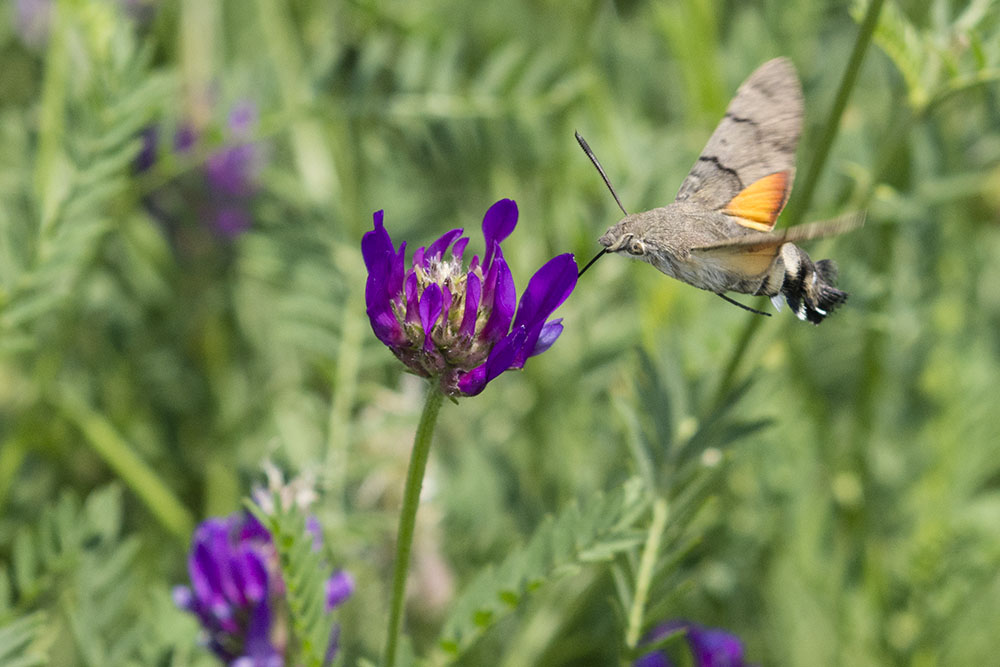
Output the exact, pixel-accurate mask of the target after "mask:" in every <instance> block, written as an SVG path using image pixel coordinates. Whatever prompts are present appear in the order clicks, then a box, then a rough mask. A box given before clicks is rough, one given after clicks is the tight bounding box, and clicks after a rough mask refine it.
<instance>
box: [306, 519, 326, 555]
mask: <svg viewBox="0 0 1000 667" xmlns="http://www.w3.org/2000/svg"><path fill="white" fill-rule="evenodd" d="M306 530H307V531H308V532H309V534H310V535H311V536H312V541H313V551H319V550H320V549H322V548H323V527H322V526H320V525H319V519H317V518H316V516H315V515H313V514H310V515H309V516H308V517H307V518H306Z"/></svg>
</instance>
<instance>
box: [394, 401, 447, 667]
mask: <svg viewBox="0 0 1000 667" xmlns="http://www.w3.org/2000/svg"><path fill="white" fill-rule="evenodd" d="M443 400H444V394H443V393H441V390H440V389H439V388H438V387H437V385H436V384H433V385H431V386H430V387H428V389H427V402H426V403H425V404H424V412H423V414H422V415H420V424H419V425H418V426H417V434H416V436H414V438H413V451H412V452H411V453H410V469H409V470H408V471H407V473H406V489H405V491H404V492H403V508H402V510H401V511H400V513H399V532H398V534H397V536H396V567H395V569H394V571H393V574H392V606H391V607H390V609H389V628H388V636H387V637H386V640H385V657H384V659H383V665H385V667H392V666H393V665H394V664H395V662H396V647H397V645H398V643H399V633H400V631H401V630H402V626H403V604H404V602H405V601H406V574H407V572H408V571H409V569H410V550H411V549H412V547H413V529H414V526H415V525H416V523H417V506H418V505H419V504H420V487H421V486H423V482H424V471H425V470H426V469H427V459H428V457H429V455H430V451H431V438H432V436H433V435H434V425H435V424H436V423H437V417H438V412H440V410H441V403H442V402H443Z"/></svg>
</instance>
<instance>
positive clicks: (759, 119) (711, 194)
mask: <svg viewBox="0 0 1000 667" xmlns="http://www.w3.org/2000/svg"><path fill="white" fill-rule="evenodd" d="M803 108H804V107H803V101H802V86H801V85H800V84H799V78H798V76H797V75H796V73H795V67H794V66H793V65H792V63H791V62H790V61H789V60H788V59H787V58H775V59H774V60H769V61H767V62H766V63H764V64H763V65H761V66H760V67H758V68H757V69H756V70H755V71H754V72H753V73H752V74H751V75H750V76H749V77H747V79H746V81H744V82H743V84H742V85H741V86H740V87H739V89H738V90H737V91H736V95H735V96H734V97H733V99H732V101H731V102H730V103H729V106H728V107H727V108H726V114H725V115H724V116H723V117H722V120H721V121H719V124H718V126H717V127H716V128H715V131H714V132H713V133H712V136H711V137H710V138H709V140H708V143H707V144H706V145H705V149H704V150H703V151H702V152H701V155H699V156H698V159H697V161H695V164H694V166H693V167H692V168H691V172H690V173H689V174H688V176H687V178H685V179H684V182H683V183H681V187H680V189H679V190H678V192H677V197H676V200H677V201H691V202H695V203H698V204H701V205H702V206H704V207H706V208H708V209H710V210H713V211H718V210H721V209H723V208H725V207H726V205H727V204H729V203H730V202H732V201H733V200H734V198H736V197H737V196H738V195H739V194H740V193H741V192H743V191H744V190H745V189H747V188H748V187H749V186H751V185H753V184H755V183H757V182H758V181H760V180H761V179H763V178H765V177H767V176H770V175H773V174H777V173H784V174H785V178H786V181H787V183H786V185H787V190H791V185H792V181H793V180H794V176H795V149H796V147H797V146H798V142H799V135H800V134H801V132H802V115H803ZM784 199H787V196H786V197H785V198H784ZM781 206H784V201H781V202H780V206H779V207H778V208H777V210H776V211H775V213H774V216H773V217H774V218H777V213H778V212H780V210H781V208H780V207H781ZM770 222H771V225H773V224H774V221H773V219H772V220H771V221H770ZM751 228H753V229H760V227H755V226H751Z"/></svg>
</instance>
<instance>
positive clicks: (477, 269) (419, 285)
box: [361, 199, 577, 396]
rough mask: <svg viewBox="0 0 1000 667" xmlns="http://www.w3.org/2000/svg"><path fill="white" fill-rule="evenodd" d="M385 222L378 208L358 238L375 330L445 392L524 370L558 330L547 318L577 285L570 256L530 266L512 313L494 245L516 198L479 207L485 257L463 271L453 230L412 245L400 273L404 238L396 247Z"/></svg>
mask: <svg viewBox="0 0 1000 667" xmlns="http://www.w3.org/2000/svg"><path fill="white" fill-rule="evenodd" d="M382 218H383V212H382V211H376V212H375V215H374V220H375V228H374V229H373V230H372V231H370V232H368V233H367V234H365V235H364V238H363V239H362V241H361V253H362V255H363V256H364V260H365V266H367V268H368V282H367V285H366V287H365V301H366V302H367V310H368V317H369V319H370V320H371V324H372V329H373V330H374V332H375V336H376V337H378V339H379V340H380V341H382V342H383V343H385V345H387V346H388V347H389V349H390V350H392V351H393V353H394V354H395V355H396V356H397V357H398V358H399V359H400V360H401V361H402V362H403V363H404V364H406V366H407V367H409V368H410V370H412V371H413V372H414V373H416V374H417V375H421V376H423V377H430V378H438V381H439V383H440V386H441V390H442V391H443V392H444V393H445V394H447V395H448V396H475V395H476V394H478V393H479V392H481V391H482V390H483V388H484V387H486V385H487V383H489V382H490V381H491V380H493V379H494V378H495V377H497V376H498V375H500V374H501V373H502V372H504V371H506V370H508V369H511V368H518V369H519V368H523V367H524V362H525V361H526V360H527V359H528V357H531V356H534V355H536V354H541V353H542V352H544V351H545V350H547V349H549V347H551V346H552V344H553V343H554V342H555V341H556V338H558V337H559V334H560V333H562V329H563V327H562V324H561V322H562V320H561V319H555V320H548V317H549V315H551V314H552V312H553V311H554V310H555V309H556V308H558V307H559V306H560V305H561V304H562V302H563V301H565V300H566V298H567V297H568V296H569V295H570V293H571V292H572V291H573V288H574V287H576V276H577V267H576V262H575V261H573V255H571V254H568V253H567V254H564V255H559V256H557V257H554V258H552V259H550V260H549V261H548V262H546V263H545V264H544V265H543V266H542V267H541V268H540V269H538V271H536V272H535V275H533V276H532V277H531V280H529V281H528V287H527V289H525V290H524V293H523V294H522V295H521V301H520V305H519V306H518V307H517V314H516V315H515V304H516V292H515V289H514V279H513V277H512V276H511V273H510V269H509V268H507V262H506V261H504V257H503V252H502V251H501V250H500V243H501V241H503V240H504V239H506V238H507V237H508V236H509V235H510V233H511V232H512V231H514V227H515V226H516V225H517V204H515V203H514V201H513V200H511V199H501V200H500V201H498V202H497V203H495V204H493V206H491V207H490V209H489V210H488V211H487V212H486V216H485V217H484V218H483V236H484V237H485V238H486V249H485V252H484V254H483V259H482V261H480V259H479V256H478V255H477V256H474V257H473V258H472V261H471V262H469V265H468V268H466V267H465V265H464V263H463V255H464V253H465V247H466V246H467V245H468V243H469V239H468V237H463V236H462V230H461V229H453V230H451V231H450V232H447V233H446V234H444V236H442V237H441V238H439V239H438V240H436V241H435V242H434V243H432V244H431V245H430V246H428V247H426V248H419V249H418V250H417V251H416V252H415V253H414V254H413V260H412V266H411V267H410V268H409V269H406V268H405V261H406V260H405V254H406V242H405V241H404V242H403V243H401V244H400V246H399V250H398V251H397V250H396V248H395V246H393V243H392V239H391V238H390V237H389V233H388V232H387V231H386V229H385V227H384V226H383V224H382ZM453 244H454V245H453ZM449 249H450V251H449Z"/></svg>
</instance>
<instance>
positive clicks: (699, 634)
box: [633, 621, 748, 667]
mask: <svg viewBox="0 0 1000 667" xmlns="http://www.w3.org/2000/svg"><path fill="white" fill-rule="evenodd" d="M682 633H683V634H684V638H685V639H686V640H687V645H688V648H689V649H690V650H691V659H692V661H693V663H692V664H694V665H695V667H744V666H745V665H747V664H748V663H747V662H746V661H745V660H744V658H743V642H741V641H740V639H739V637H737V636H735V635H731V634H729V633H728V632H725V631H724V630H718V629H716V628H706V627H704V626H701V625H698V624H696V623H688V622H686V621H670V622H667V623H664V624H663V625H660V626H658V627H656V628H655V629H654V630H653V631H652V632H650V633H649V634H648V635H647V636H646V638H645V639H644V640H643V643H644V644H651V643H653V642H656V641H659V640H662V639H665V638H667V637H668V636H670V635H676V634H682ZM633 665H634V667H673V665H674V663H673V661H672V660H671V659H670V658H669V657H668V656H667V654H666V653H664V652H663V651H660V650H655V651H650V652H649V653H647V654H645V655H643V656H642V657H641V658H639V659H638V660H636V661H635V662H634V663H633Z"/></svg>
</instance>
